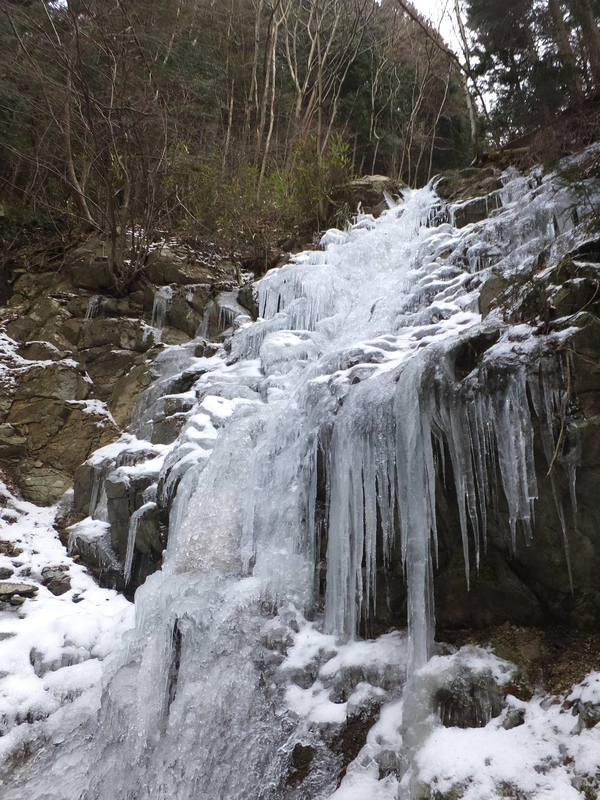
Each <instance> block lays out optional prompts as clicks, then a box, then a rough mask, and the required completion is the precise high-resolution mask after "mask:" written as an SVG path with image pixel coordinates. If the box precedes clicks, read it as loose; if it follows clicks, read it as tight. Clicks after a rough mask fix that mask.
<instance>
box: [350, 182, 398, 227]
mask: <svg viewBox="0 0 600 800" xmlns="http://www.w3.org/2000/svg"><path fill="white" fill-rule="evenodd" d="M350 188H351V194H352V206H353V208H357V207H358V205H359V204H360V208H361V211H362V212H363V213H364V214H372V215H373V216H374V217H378V216H379V215H380V214H381V213H382V212H383V211H385V210H386V209H387V208H388V202H387V198H391V199H395V198H398V197H399V196H401V194H402V190H403V189H406V188H408V187H407V186H406V184H405V183H403V182H402V181H395V180H392V179H391V178H388V177H386V176H385V175H365V176H364V177H362V178H356V179H355V180H353V181H352V183H351V187H350Z"/></svg>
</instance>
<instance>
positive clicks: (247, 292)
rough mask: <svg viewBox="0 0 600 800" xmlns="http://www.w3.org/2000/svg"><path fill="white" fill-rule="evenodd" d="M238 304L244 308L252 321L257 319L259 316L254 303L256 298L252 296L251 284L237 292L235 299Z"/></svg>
mask: <svg viewBox="0 0 600 800" xmlns="http://www.w3.org/2000/svg"><path fill="white" fill-rule="evenodd" d="M237 300H238V303H239V304H240V305H241V306H242V307H243V308H245V309H246V310H247V311H249V312H250V316H251V317H252V319H257V317H258V314H259V308H258V303H257V302H256V296H255V294H254V288H253V284H252V283H247V284H245V285H244V286H242V288H241V289H240V290H239V292H238V297H237Z"/></svg>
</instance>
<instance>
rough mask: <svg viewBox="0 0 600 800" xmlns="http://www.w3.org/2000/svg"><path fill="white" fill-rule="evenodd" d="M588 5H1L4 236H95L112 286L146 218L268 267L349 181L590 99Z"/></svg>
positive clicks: (532, 124) (401, 0)
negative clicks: (444, 26)
mask: <svg viewBox="0 0 600 800" xmlns="http://www.w3.org/2000/svg"><path fill="white" fill-rule="evenodd" d="M598 11H599V4H598V2H596V0H568V1H566V2H560V0H548V1H547V2H534V0H511V2H509V3H506V2H499V1H498V0H492V1H491V2H490V1H489V0H467V2H465V3H463V4H461V3H460V2H458V0H456V2H455V3H454V5H452V3H448V4H447V13H448V14H451V15H452V18H453V24H454V28H455V31H456V34H457V41H459V42H461V45H460V47H458V48H457V49H458V50H459V51H460V52H458V53H454V52H453V51H452V50H451V49H450V48H449V46H448V45H447V44H446V43H445V42H444V40H443V39H442V37H441V35H440V34H439V33H438V32H437V31H436V30H435V29H434V28H433V27H432V25H431V24H430V23H429V22H428V21H427V20H426V19H425V18H424V17H423V16H421V14H420V13H419V10H418V4H417V5H411V4H410V3H409V2H406V1H405V0H381V2H380V1H379V0H227V2H214V0H149V1H148V2H144V3H137V2H134V0H67V1H66V2H48V0H2V2H0V19H1V20H2V23H1V24H0V201H1V203H2V205H1V207H0V208H1V214H2V217H0V219H1V221H2V229H1V236H2V244H3V250H4V252H5V253H6V252H8V251H10V250H11V248H12V247H13V246H14V244H15V242H20V241H21V240H22V236H23V233H24V232H25V233H27V235H28V236H31V231H32V230H35V229H36V228H37V229H38V230H44V231H52V232H59V233H60V238H61V240H64V241H74V240H75V239H77V238H78V237H79V238H80V237H81V236H86V235H89V234H90V233H94V232H95V233H97V234H99V235H100V236H102V237H105V238H106V240H107V242H108V243H110V248H109V249H110V260H111V265H112V270H113V273H114V280H115V291H116V292H117V293H119V294H124V293H125V294H126V293H127V291H128V287H130V286H131V284H132V283H133V282H134V281H135V279H136V278H137V277H138V276H139V275H140V273H141V272H142V271H143V268H144V264H145V261H146V257H147V254H148V248H149V246H150V244H151V243H152V241H153V239H155V238H156V236H157V235H159V233H160V232H165V231H168V232H169V233H174V232H176V233H177V234H178V235H179V236H181V237H184V238H187V239H188V240H190V241H194V242H201V243H204V245H205V246H206V245H207V243H211V244H214V243H215V242H217V244H218V246H219V247H221V248H223V249H224V250H225V251H226V252H228V253H230V254H232V255H233V254H236V253H238V254H239V253H240V252H241V253H244V254H245V256H246V257H248V256H249V257H250V263H253V265H254V267H255V271H258V272H260V271H264V268H266V267H268V266H270V263H269V258H270V254H271V252H272V249H273V247H274V245H275V244H276V242H277V241H278V240H279V239H281V238H282V237H284V236H289V234H290V231H291V232H292V233H293V232H300V233H301V234H306V233H310V232H312V231H315V230H319V229H323V228H325V227H327V226H328V225H330V224H336V223H337V224H343V223H344V220H345V219H347V218H348V216H349V214H350V212H351V211H354V210H355V209H352V208H350V207H349V205H348V194H347V187H348V184H349V181H350V180H351V179H352V178H353V177H355V176H360V175H364V174H371V173H379V174H384V175H388V176H390V177H393V178H394V179H397V180H400V181H403V182H405V183H406V184H408V185H409V186H420V185H423V184H425V183H426V182H427V181H428V180H429V179H431V178H432V177H433V176H434V175H436V174H437V173H439V172H440V171H441V170H444V169H450V168H454V167H461V166H465V165H467V164H469V163H470V162H471V161H472V160H473V158H474V157H475V156H481V153H482V152H483V151H485V150H486V149H489V148H490V147H491V148H494V149H497V148H498V147H500V146H502V145H506V143H507V142H510V141H511V140H513V139H514V138H515V137H518V136H521V135H523V134H526V133H528V132H531V131H532V130H535V129H537V128H538V127H539V126H540V125H548V124H549V123H550V122H551V121H552V119H553V118H554V117H555V116H556V114H557V113H558V112H560V111H564V110H565V109H568V108H571V107H573V106H574V105H577V104H581V103H582V102H583V101H584V100H585V99H586V98H589V97H590V96H593V95H594V93H595V92H596V90H597V88H598V83H599V81H600V33H599V30H598V19H597V18H598Z"/></svg>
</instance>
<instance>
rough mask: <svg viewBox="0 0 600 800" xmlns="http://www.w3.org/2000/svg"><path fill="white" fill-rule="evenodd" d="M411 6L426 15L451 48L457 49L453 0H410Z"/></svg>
mask: <svg viewBox="0 0 600 800" xmlns="http://www.w3.org/2000/svg"><path fill="white" fill-rule="evenodd" d="M412 4H413V6H414V7H415V8H416V9H417V10H418V11H420V13H421V14H423V16H425V17H428V18H429V19H430V20H431V22H433V24H434V25H435V27H436V28H438V30H440V31H441V33H442V36H443V37H444V39H445V40H446V42H447V43H448V44H449V45H450V47H452V49H453V50H455V51H459V49H460V48H459V45H458V39H457V36H456V32H455V25H454V24H453V22H452V18H453V16H454V0H412Z"/></svg>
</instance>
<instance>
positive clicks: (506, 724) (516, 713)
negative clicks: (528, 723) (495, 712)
mask: <svg viewBox="0 0 600 800" xmlns="http://www.w3.org/2000/svg"><path fill="white" fill-rule="evenodd" d="M524 724H525V709H523V708H513V707H512V706H511V707H510V708H509V709H508V710H507V712H506V716H505V717H504V720H503V722H502V727H503V728H504V730H505V731H511V730H512V729H513V728H518V727H519V726H520V725H524Z"/></svg>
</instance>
